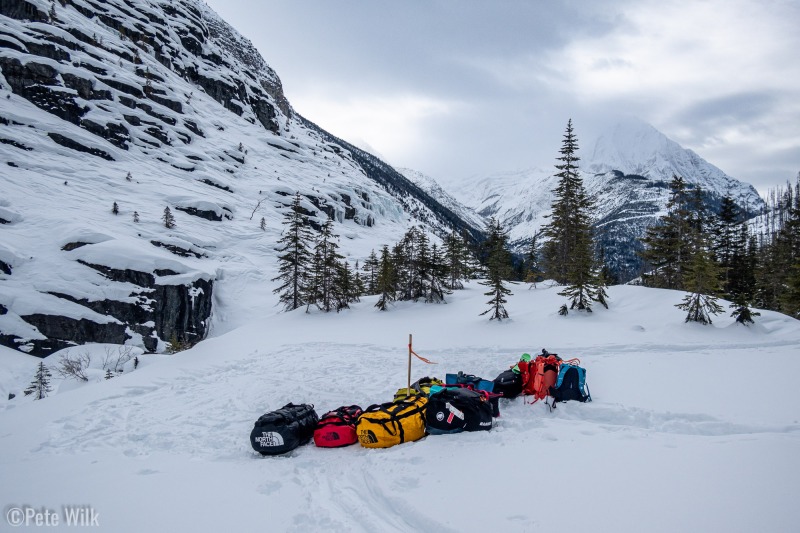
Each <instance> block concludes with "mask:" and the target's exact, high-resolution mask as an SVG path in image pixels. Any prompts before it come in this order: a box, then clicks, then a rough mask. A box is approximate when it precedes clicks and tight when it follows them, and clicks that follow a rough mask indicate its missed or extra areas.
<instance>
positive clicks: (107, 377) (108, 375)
mask: <svg viewBox="0 0 800 533" xmlns="http://www.w3.org/2000/svg"><path fill="white" fill-rule="evenodd" d="M113 377H114V374H112V373H111V369H110V368H107V369H106V379H111V378H113Z"/></svg>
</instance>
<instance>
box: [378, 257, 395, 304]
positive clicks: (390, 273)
mask: <svg viewBox="0 0 800 533" xmlns="http://www.w3.org/2000/svg"><path fill="white" fill-rule="evenodd" d="M395 279H396V276H395V273H394V263H393V261H392V254H391V253H390V252H389V247H388V246H387V245H384V246H383V248H382V249H381V258H380V261H379V264H378V279H377V281H376V284H375V288H376V291H377V294H379V295H380V296H379V297H378V301H377V302H376V303H375V307H377V308H378V309H380V310H381V311H386V309H387V308H388V306H389V304H390V303H392V302H394V301H395V292H396V290H397V289H396V285H395Z"/></svg>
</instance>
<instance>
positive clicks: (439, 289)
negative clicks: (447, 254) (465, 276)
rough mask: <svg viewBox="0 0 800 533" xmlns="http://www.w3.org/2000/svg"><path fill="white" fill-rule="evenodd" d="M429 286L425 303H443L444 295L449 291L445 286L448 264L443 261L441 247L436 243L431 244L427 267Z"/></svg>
mask: <svg viewBox="0 0 800 533" xmlns="http://www.w3.org/2000/svg"><path fill="white" fill-rule="evenodd" d="M427 273H428V277H427V280H428V281H427V286H426V294H425V303H435V304H438V303H442V302H444V295H445V294H446V293H447V290H446V288H445V276H446V275H447V274H446V266H445V264H444V263H443V260H442V257H441V253H440V252H439V247H438V246H437V245H436V243H434V244H433V246H431V254H430V261H429V264H428V267H427Z"/></svg>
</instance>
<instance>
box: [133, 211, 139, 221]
mask: <svg viewBox="0 0 800 533" xmlns="http://www.w3.org/2000/svg"><path fill="white" fill-rule="evenodd" d="M133 221H134V222H137V223H138V222H139V212H138V211H134V212H133Z"/></svg>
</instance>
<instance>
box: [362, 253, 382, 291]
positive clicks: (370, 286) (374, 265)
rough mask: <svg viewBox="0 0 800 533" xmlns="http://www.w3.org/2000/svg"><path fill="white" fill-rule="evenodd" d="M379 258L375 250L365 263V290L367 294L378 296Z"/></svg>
mask: <svg viewBox="0 0 800 533" xmlns="http://www.w3.org/2000/svg"><path fill="white" fill-rule="evenodd" d="M378 266H379V262H378V256H377V255H375V250H372V252H370V254H369V257H368V258H367V260H366V261H364V267H363V268H364V272H365V289H364V292H365V293H366V294H377V288H376V286H377V280H378Z"/></svg>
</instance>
